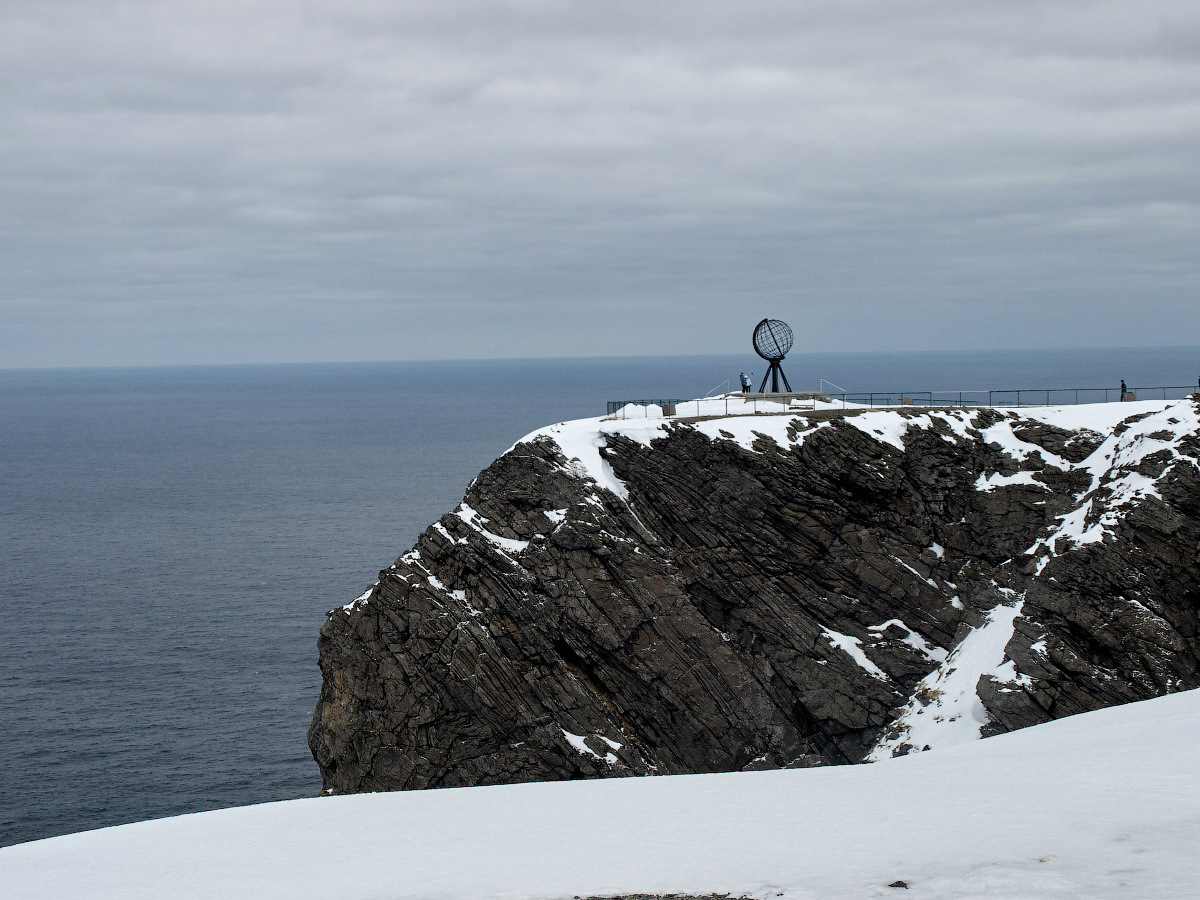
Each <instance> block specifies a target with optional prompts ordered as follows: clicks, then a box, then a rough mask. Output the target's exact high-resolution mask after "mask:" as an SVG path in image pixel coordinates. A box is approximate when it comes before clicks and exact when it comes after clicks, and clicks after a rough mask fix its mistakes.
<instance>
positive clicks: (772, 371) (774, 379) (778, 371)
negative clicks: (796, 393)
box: [758, 359, 792, 394]
mask: <svg viewBox="0 0 1200 900" xmlns="http://www.w3.org/2000/svg"><path fill="white" fill-rule="evenodd" d="M770 362H771V365H770V366H769V367H768V368H767V374H766V375H764V376H763V380H762V384H761V385H760V386H759V388H758V392H759V393H760V394H765V393H766V392H767V380H768V379H769V380H770V382H771V393H772V394H778V393H779V380H780V379H781V378H782V379H783V389H784V390H785V391H788V392H789V393H790V392H791V390H792V386H791V385H790V384H788V380H787V376H786V375H784V374H783V366H781V365H779V360H777V359H773V360H771V361H770Z"/></svg>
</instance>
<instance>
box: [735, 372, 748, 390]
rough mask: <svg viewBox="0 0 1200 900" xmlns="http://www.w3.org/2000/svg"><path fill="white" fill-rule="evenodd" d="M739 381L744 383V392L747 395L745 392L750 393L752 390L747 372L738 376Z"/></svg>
mask: <svg viewBox="0 0 1200 900" xmlns="http://www.w3.org/2000/svg"><path fill="white" fill-rule="evenodd" d="M738 381H740V382H741V383H742V391H743V392H744V393H745V392H749V390H750V376H749V375H747V374H746V373H745V372H742V373H741V374H740V375H738Z"/></svg>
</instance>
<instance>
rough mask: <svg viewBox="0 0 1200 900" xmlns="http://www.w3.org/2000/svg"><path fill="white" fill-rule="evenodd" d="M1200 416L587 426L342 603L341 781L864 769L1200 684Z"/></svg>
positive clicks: (539, 448)
mask: <svg viewBox="0 0 1200 900" xmlns="http://www.w3.org/2000/svg"><path fill="white" fill-rule="evenodd" d="M1198 548H1200V405H1198V403H1197V401H1196V400H1194V399H1189V400H1183V401H1177V402H1139V403H1114V404H1099V405H1092V406H1078V407H1059V408H1045V409H1022V410H1000V409H990V408H988V409H946V410H929V409H914V408H898V409H889V410H854V409H848V410H834V409H827V410H819V411H813V412H797V413H789V414H787V415H743V416H737V415H730V416H727V417H726V416H723V417H719V418H712V419H704V420H697V421H679V420H664V419H643V420H617V419H589V420H581V421H578V422H570V423H561V424H559V425H555V426H551V427H549V428H546V429H542V430H540V431H538V432H535V433H533V434H531V435H529V436H528V437H526V438H524V439H523V440H522V441H520V442H518V443H517V444H516V445H515V446H514V447H513V448H512V449H511V450H509V451H508V452H507V453H505V454H504V455H503V456H501V457H500V458H499V459H497V460H496V461H495V462H494V463H493V464H492V465H491V466H490V467H488V468H487V469H486V470H485V471H483V472H482V473H480V474H479V475H478V476H477V477H476V479H475V480H474V481H473V482H472V483H471V485H470V487H469V489H468V491H467V494H466V497H465V498H464V500H463V502H462V504H461V505H460V506H459V507H458V508H457V509H455V510H454V511H453V512H451V513H448V514H447V515H445V516H443V517H442V518H441V520H440V521H438V522H436V523H434V524H433V525H432V526H430V527H429V528H428V529H427V530H426V531H425V532H424V533H423V534H422V535H421V536H420V538H419V539H418V541H417V543H416V545H415V547H413V549H412V550H410V551H409V552H407V553H405V554H404V555H403V556H401V557H400V558H399V559H398V560H396V562H395V563H394V564H393V565H391V566H389V567H388V568H386V569H384V570H383V571H382V572H380V575H379V581H378V582H377V583H376V584H375V585H373V586H372V587H371V588H370V589H368V590H367V591H366V592H365V593H364V594H363V595H362V596H361V597H359V598H358V599H357V600H355V601H353V602H351V603H349V604H348V605H346V606H344V607H339V608H337V609H334V610H332V611H331V612H330V613H329V615H328V618H327V620H326V622H325V624H324V626H323V627H322V629H321V634H320V638H319V641H318V646H319V650H320V665H321V670H322V673H323V676H324V682H323V687H322V690H321V696H320V700H319V702H318V705H317V708H316V712H315V714H314V717H313V722H312V726H311V728H310V730H309V744H310V747H311V748H312V752H313V755H314V757H315V758H316V760H317V762H318V764H319V765H320V767H321V772H322V776H323V781H324V791H325V792H327V793H351V792H359V791H378V790H398V789H409V788H430V787H453V786H460V785H480V784H498V783H509V782H520V781H537V780H559V779H573V778H589V777H603V776H619V775H641V774H678V773H699V772H718V771H735V770H748V769H762V768H779V767H795V766H814V765H828V764H843V763H856V762H862V761H866V760H870V759H879V758H882V757H886V756H892V755H897V754H904V753H909V752H913V751H920V750H923V749H927V748H936V747H940V746H947V745H950V744H955V743H961V742H963V741H967V740H973V739H976V738H978V737H981V736H984V737H985V736H988V735H991V734H996V733H999V732H1004V731H1010V730H1013V729H1017V728H1022V727H1025V726H1027V725H1033V724H1036V723H1039V722H1045V721H1048V720H1051V719H1055V718H1059V717H1062V716H1067V715H1072V714H1074V713H1078V712H1083V711H1086V710H1092V709H1097V708H1100V707H1105V706H1112V705H1115V704H1120V703H1126V702H1129V701H1133V700H1140V699H1146V698H1149V697H1154V696H1158V695H1161V694H1166V693H1171V692H1175V691H1179V690H1185V689H1190V688H1194V687H1197V686H1200V638H1198V630H1200V622H1198V610H1200V551H1198Z"/></svg>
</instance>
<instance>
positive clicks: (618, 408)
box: [607, 400, 680, 419]
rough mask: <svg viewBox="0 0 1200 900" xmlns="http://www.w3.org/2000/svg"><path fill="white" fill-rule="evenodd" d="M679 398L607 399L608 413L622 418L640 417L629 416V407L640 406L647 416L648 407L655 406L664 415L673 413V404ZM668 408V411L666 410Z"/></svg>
mask: <svg viewBox="0 0 1200 900" xmlns="http://www.w3.org/2000/svg"><path fill="white" fill-rule="evenodd" d="M679 402H680V401H679V400H609V401H608V413H607V414H608V415H610V416H613V415H619V416H620V417H621V418H622V419H629V418H640V417H639V416H636V415H634V416H630V415H629V408H630V407H641V408H642V409H643V410H644V414H645V416H647V417H649V415H650V407H651V406H657V407H659V408H661V409H662V411H663V412H662V414H663V415H666V416H673V415H675V405H676V404H677V403H679ZM668 409H670V410H671V411H670V412H667V410H668Z"/></svg>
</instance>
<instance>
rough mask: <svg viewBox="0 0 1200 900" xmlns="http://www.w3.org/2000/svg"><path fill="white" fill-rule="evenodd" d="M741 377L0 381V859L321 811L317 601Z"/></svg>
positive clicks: (1058, 373) (275, 370)
mask: <svg viewBox="0 0 1200 900" xmlns="http://www.w3.org/2000/svg"><path fill="white" fill-rule="evenodd" d="M740 371H746V372H751V371H753V372H755V373H757V377H756V379H755V380H756V384H757V380H758V379H761V377H762V375H763V374H764V372H765V363H763V362H762V360H759V359H758V358H757V357H755V356H752V355H744V356H718V357H713V356H708V357H700V356H696V357H674V358H661V359H657V358H656V359H648V358H624V359H621V358H610V359H577V360H570V359H548V360H490V361H469V362H421V363H369V364H367V363H364V364H322V365H258V366H211V367H203V366H201V367H177V368H112V369H59V370H0V623H2V624H0V722H2V723H3V731H2V732H0V734H2V737H0V846H4V845H9V844H14V843H19V842H22V841H28V840H35V839H38V838H43V837H49V836H52V835H57V834H64V833H69V832H74V831H81V830H85V829H91V828H99V827H103V826H108V825H116V824H121V823H125V822H132V821H137V820H141V819H147V818H157V817H162V816H172V815H179V814H182V813H190V812H198V811H202V810H207V809H214V808H219V807H225V806H235V805H244V804H250V803H259V802H264V801H269V800H281V799H288V798H295V797H310V796H313V795H315V794H316V793H317V791H318V790H319V789H320V773H319V772H318V770H317V766H316V764H315V763H314V762H313V760H312V758H311V756H310V755H309V752H308V747H307V745H306V743H305V732H306V729H307V727H308V723H309V719H310V717H311V715H312V710H313V706H314V704H315V702H316V699H317V694H318V692H319V690H320V672H319V671H318V669H317V663H316V660H317V654H316V638H317V632H318V630H319V629H320V627H321V623H322V622H323V620H324V614H325V611H326V610H328V609H330V608H332V607H333V606H335V605H340V604H342V603H345V602H347V601H348V600H350V599H352V598H353V597H355V596H357V595H358V594H360V593H361V592H362V591H363V589H364V588H365V587H366V586H367V585H369V584H371V583H372V582H373V581H374V580H375V577H376V573H377V572H378V570H379V569H381V568H383V567H384V566H386V565H389V564H390V563H391V561H392V560H393V559H394V558H395V557H396V556H398V555H399V554H400V553H402V552H403V551H404V550H407V549H408V548H409V547H410V546H411V545H412V543H413V542H414V541H415V539H416V537H417V535H418V534H419V533H420V532H421V531H422V530H423V529H424V528H425V527H426V526H428V525H429V524H430V523H432V522H433V521H435V520H436V519H437V518H438V517H439V516H440V515H441V514H442V513H444V512H447V511H449V510H450V509H451V508H453V507H454V506H455V505H456V504H457V503H458V501H459V500H460V499H461V497H462V494H463V492H464V490H465V488H466V485H467V483H468V482H469V481H470V479H471V478H472V476H474V475H475V473H476V472H478V471H479V470H480V469H481V468H483V467H485V466H486V465H488V463H490V462H491V461H492V460H493V459H494V458H495V457H496V456H498V455H500V454H501V453H503V452H504V451H505V450H506V449H507V448H508V447H509V446H510V445H511V444H512V443H514V442H515V441H516V440H517V439H519V438H520V437H522V436H523V435H525V434H527V433H528V432H530V431H532V430H534V429H535V428H538V427H539V426H542V425H546V424H549V423H552V422H556V421H561V420H564V419H570V418H580V417H584V416H594V415H601V414H603V413H604V412H605V404H606V402H607V401H610V400H628V399H642V398H680V399H686V398H692V397H697V396H703V395H705V394H707V393H711V392H717V391H724V390H730V389H736V384H737V376H738V373H739V372H740ZM784 371H785V373H786V374H787V377H788V379H789V381H790V382H791V385H792V387H793V388H795V389H797V390H813V389H817V388H818V387H819V386H821V384H822V383H823V382H822V379H825V380H826V381H827V382H829V383H831V384H833V385H836V386H837V388H840V389H844V390H847V391H852V392H867V391H878V392H919V391H957V390H989V389H992V390H1013V389H1018V388H1019V389H1036V388H1097V387H1098V388H1112V389H1115V388H1116V387H1117V385H1118V383H1119V381H1120V380H1121V379H1124V380H1125V381H1126V382H1127V383H1128V384H1129V386H1130V387H1131V388H1137V387H1149V386H1158V385H1182V386H1190V385H1193V384H1195V383H1196V379H1197V376H1198V375H1200V348H1197V347H1174V348H1137V349H1111V348H1110V349H1093V350H1060V351H1052V350H1044V351H1013V352H987V353H970V352H957V353H887V354H884V353H873V354H851V353H842V354H833V353H824V354H803V353H799V352H797V353H795V354H793V357H791V358H789V359H787V360H786V361H785V362H784ZM826 387H827V388H828V389H829V390H834V388H833V387H830V386H829V384H826Z"/></svg>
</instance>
